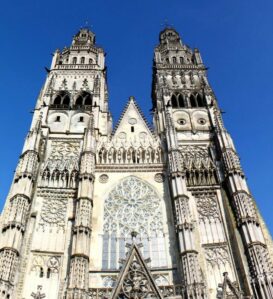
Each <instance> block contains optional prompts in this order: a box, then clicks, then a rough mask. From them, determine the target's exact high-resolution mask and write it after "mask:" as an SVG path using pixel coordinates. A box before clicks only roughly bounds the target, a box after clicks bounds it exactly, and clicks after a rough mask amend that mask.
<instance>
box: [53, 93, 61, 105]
mask: <svg viewBox="0 0 273 299" xmlns="http://www.w3.org/2000/svg"><path fill="white" fill-rule="evenodd" d="M61 101H62V98H61V96H60V95H57V96H56V97H55V99H54V102H53V104H54V105H61Z"/></svg>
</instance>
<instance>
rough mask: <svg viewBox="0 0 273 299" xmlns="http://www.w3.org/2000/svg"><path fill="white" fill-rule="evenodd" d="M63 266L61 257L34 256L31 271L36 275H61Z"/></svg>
mask: <svg viewBox="0 0 273 299" xmlns="http://www.w3.org/2000/svg"><path fill="white" fill-rule="evenodd" d="M60 264H61V257H60V256H52V255H46V254H34V255H33V259H32V266H31V271H34V272H36V275H39V276H41V271H42V273H43V275H46V274H47V275H51V274H56V273H59V271H60Z"/></svg>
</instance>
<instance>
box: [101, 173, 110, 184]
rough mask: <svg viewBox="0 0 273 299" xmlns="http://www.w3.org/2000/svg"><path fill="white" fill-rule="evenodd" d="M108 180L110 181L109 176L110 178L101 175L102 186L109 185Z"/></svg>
mask: <svg viewBox="0 0 273 299" xmlns="http://www.w3.org/2000/svg"><path fill="white" fill-rule="evenodd" d="M108 180H109V176H108V175H107V174H102V175H100V177H99V181H100V183H102V184H105V183H107V182H108Z"/></svg>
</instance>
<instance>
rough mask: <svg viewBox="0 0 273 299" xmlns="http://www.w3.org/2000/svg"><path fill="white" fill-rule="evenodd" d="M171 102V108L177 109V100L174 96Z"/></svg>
mask: <svg viewBox="0 0 273 299" xmlns="http://www.w3.org/2000/svg"><path fill="white" fill-rule="evenodd" d="M171 102H172V107H173V108H178V103H177V98H176V96H175V95H174V94H173V95H172V97H171Z"/></svg>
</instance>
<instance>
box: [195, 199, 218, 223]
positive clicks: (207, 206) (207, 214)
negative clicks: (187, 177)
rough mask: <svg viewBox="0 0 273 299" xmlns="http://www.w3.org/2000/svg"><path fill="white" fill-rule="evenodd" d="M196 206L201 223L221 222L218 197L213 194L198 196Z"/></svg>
mask: <svg viewBox="0 0 273 299" xmlns="http://www.w3.org/2000/svg"><path fill="white" fill-rule="evenodd" d="M195 197H196V206H197V211H198V214H199V220H200V221H209V222H215V221H216V220H220V221H221V218H220V212H219V207H218V203H217V198H216V195H215V194H213V193H203V194H196V195H195Z"/></svg>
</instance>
